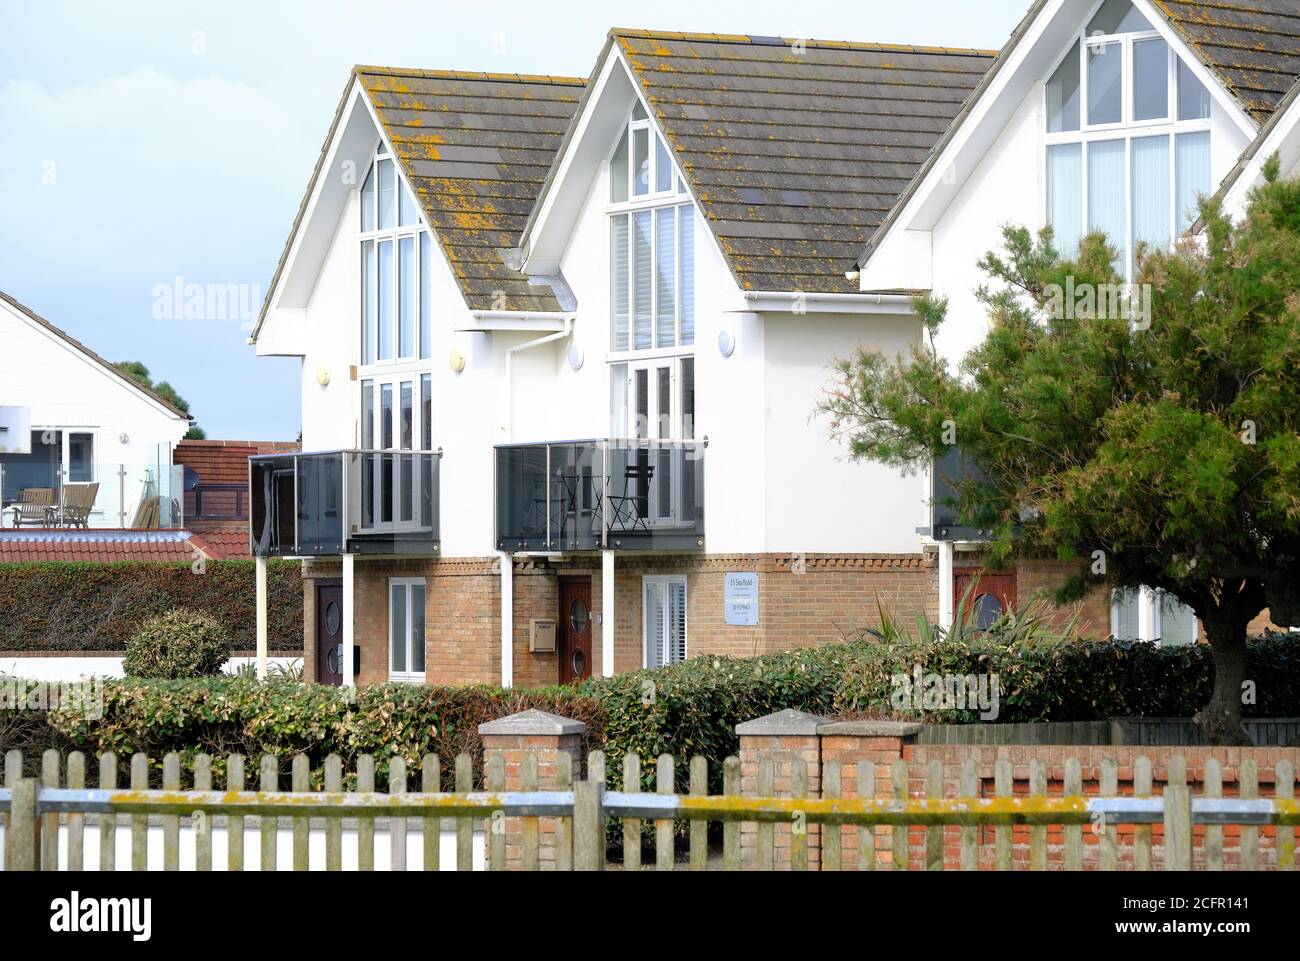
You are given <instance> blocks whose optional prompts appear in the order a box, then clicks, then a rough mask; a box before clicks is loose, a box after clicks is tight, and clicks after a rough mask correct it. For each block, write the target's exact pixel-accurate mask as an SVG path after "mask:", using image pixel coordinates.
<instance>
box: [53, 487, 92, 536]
mask: <svg viewBox="0 0 1300 961" xmlns="http://www.w3.org/2000/svg"><path fill="white" fill-rule="evenodd" d="M98 495H99V482H98V481H96V482H94V483H91V484H65V485H64V487H63V509H62V511H61V512H59V515H58V518H57V520H58V522H59V523H60V524H62V525H67V526H68V527H80V528H83V529H84V528H88V527H89V526H90V512H91V511H92V510H93V509H94V507H95V498H96V497H97V496H98Z"/></svg>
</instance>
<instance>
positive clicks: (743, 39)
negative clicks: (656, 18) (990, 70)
mask: <svg viewBox="0 0 1300 961" xmlns="http://www.w3.org/2000/svg"><path fill="white" fill-rule="evenodd" d="M609 34H610V36H611V37H646V38H650V39H656V38H662V39H668V40H696V41H699V42H701V43H748V44H753V45H754V46H776V44H775V43H773V41H780V42H781V44H782V45H790V44H794V43H801V44H803V45H804V46H805V47H818V48H825V49H828V50H875V51H882V52H893V53H941V54H947V55H950V56H951V55H956V56H978V57H996V56H997V55H998V51H996V50H982V49H980V48H978V47H939V46H931V45H925V44H908V43H873V42H869V41H861V40H817V39H813V38H804V37H772V36H763V35H760V34H744V33H734V34H732V33H694V32H690V31H678V30H643V29H639V28H636V27H613V28H611V29H610V31H609Z"/></svg>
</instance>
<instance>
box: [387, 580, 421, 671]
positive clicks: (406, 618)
mask: <svg viewBox="0 0 1300 961" xmlns="http://www.w3.org/2000/svg"><path fill="white" fill-rule="evenodd" d="M388 677H389V679H390V680H394V681H423V680H424V578H422V577H392V578H389V580H388Z"/></svg>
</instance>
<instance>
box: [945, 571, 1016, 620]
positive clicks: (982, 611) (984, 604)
mask: <svg viewBox="0 0 1300 961" xmlns="http://www.w3.org/2000/svg"><path fill="white" fill-rule="evenodd" d="M971 584H974V585H975V587H974V588H971ZM967 591H969V592H970V596H969V597H967V596H966V594H967ZM963 600H965V602H966V606H965V608H964V610H963V613H967V612H970V614H969V615H968V616H971V618H972V620H973V622H974V626H975V627H976V628H977V629H983V628H986V627H988V626H989V625H990V624H992V623H993V622H994V621H996V620H997V619H998V618H999V617H1001V616H1002V615H1003V614H1005V613H1006V612H1007V611H1009V610H1011V609H1012V608H1013V607H1015V606H1016V575H1015V574H1014V573H996V572H993V573H990V572H988V571H981V570H978V569H970V570H963V571H953V575H952V603H953V608H954V610H955V609H956V607H957V605H959V604H961V603H962V601H963Z"/></svg>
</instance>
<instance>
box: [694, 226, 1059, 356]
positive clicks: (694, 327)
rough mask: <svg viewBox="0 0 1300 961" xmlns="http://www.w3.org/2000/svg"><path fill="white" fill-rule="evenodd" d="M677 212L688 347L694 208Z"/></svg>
mask: <svg viewBox="0 0 1300 961" xmlns="http://www.w3.org/2000/svg"><path fill="white" fill-rule="evenodd" d="M1076 206H1078V204H1077V203H1076ZM678 211H679V212H680V215H679V217H678V218H677V221H678V222H677V229H678V231H679V232H680V234H679V239H678V243H677V256H678V258H679V260H680V262H681V282H680V285H679V286H680V287H681V301H682V320H681V324H682V329H681V343H682V346H683V347H690V346H691V345H692V344H694V343H695V208H694V207H692V206H691V205H690V204H687V205H685V206H683V207H679V208H678Z"/></svg>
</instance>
